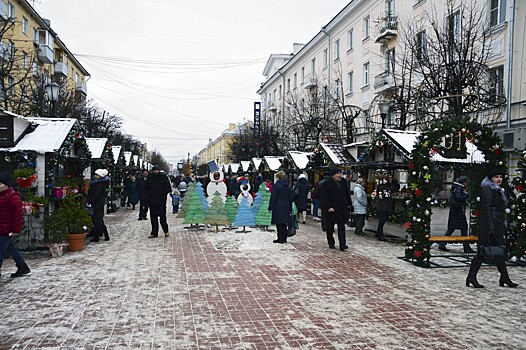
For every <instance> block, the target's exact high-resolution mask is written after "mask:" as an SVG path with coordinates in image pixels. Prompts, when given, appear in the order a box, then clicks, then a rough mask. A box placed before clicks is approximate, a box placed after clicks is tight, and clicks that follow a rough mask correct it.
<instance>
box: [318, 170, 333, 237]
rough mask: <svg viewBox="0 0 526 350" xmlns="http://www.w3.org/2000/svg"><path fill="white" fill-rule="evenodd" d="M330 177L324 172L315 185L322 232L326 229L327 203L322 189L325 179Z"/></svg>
mask: <svg viewBox="0 0 526 350" xmlns="http://www.w3.org/2000/svg"><path fill="white" fill-rule="evenodd" d="M329 179H330V177H329V175H328V174H327V173H326V174H325V176H324V177H323V179H322V180H320V181H318V185H317V186H316V195H317V196H318V199H319V200H320V212H321V230H322V231H323V232H325V231H327V216H328V213H327V203H326V202H325V197H324V196H323V189H324V186H325V184H326V183H327V181H328V180H329Z"/></svg>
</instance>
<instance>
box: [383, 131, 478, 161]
mask: <svg viewBox="0 0 526 350" xmlns="http://www.w3.org/2000/svg"><path fill="white" fill-rule="evenodd" d="M383 132H384V133H385V134H386V135H387V136H388V137H389V138H391V139H392V140H393V141H394V142H395V143H396V144H398V145H399V146H400V148H401V149H400V150H401V151H402V152H404V153H406V155H409V154H410V153H411V151H412V150H413V148H414V145H415V142H416V140H417V138H418V136H420V132H418V131H403V130H393V129H383ZM466 153H467V154H466V158H464V159H459V158H445V157H443V156H441V155H440V154H439V153H437V152H430V156H431V158H432V159H433V160H434V161H435V162H444V163H484V161H485V158H484V154H483V153H482V152H481V151H480V150H479V149H478V148H477V146H475V145H474V144H473V143H471V142H469V141H466Z"/></svg>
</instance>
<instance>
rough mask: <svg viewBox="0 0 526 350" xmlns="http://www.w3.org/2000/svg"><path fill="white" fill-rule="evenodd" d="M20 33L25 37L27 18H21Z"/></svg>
mask: <svg viewBox="0 0 526 350" xmlns="http://www.w3.org/2000/svg"><path fill="white" fill-rule="evenodd" d="M22 33H24V34H25V35H27V18H25V17H22Z"/></svg>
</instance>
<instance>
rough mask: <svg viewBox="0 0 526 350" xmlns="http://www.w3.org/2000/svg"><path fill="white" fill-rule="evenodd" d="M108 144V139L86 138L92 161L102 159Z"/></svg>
mask: <svg viewBox="0 0 526 350" xmlns="http://www.w3.org/2000/svg"><path fill="white" fill-rule="evenodd" d="M107 142H108V139H107V138H105V137H86V143H87V144H88V149H89V151H90V152H91V159H99V158H102V153H104V148H105V147H106V143H107Z"/></svg>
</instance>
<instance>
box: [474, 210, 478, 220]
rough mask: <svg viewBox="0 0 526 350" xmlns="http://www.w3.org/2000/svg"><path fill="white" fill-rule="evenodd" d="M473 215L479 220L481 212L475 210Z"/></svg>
mask: <svg viewBox="0 0 526 350" xmlns="http://www.w3.org/2000/svg"><path fill="white" fill-rule="evenodd" d="M473 215H474V216H475V217H477V218H478V217H479V215H480V211H478V210H473Z"/></svg>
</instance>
